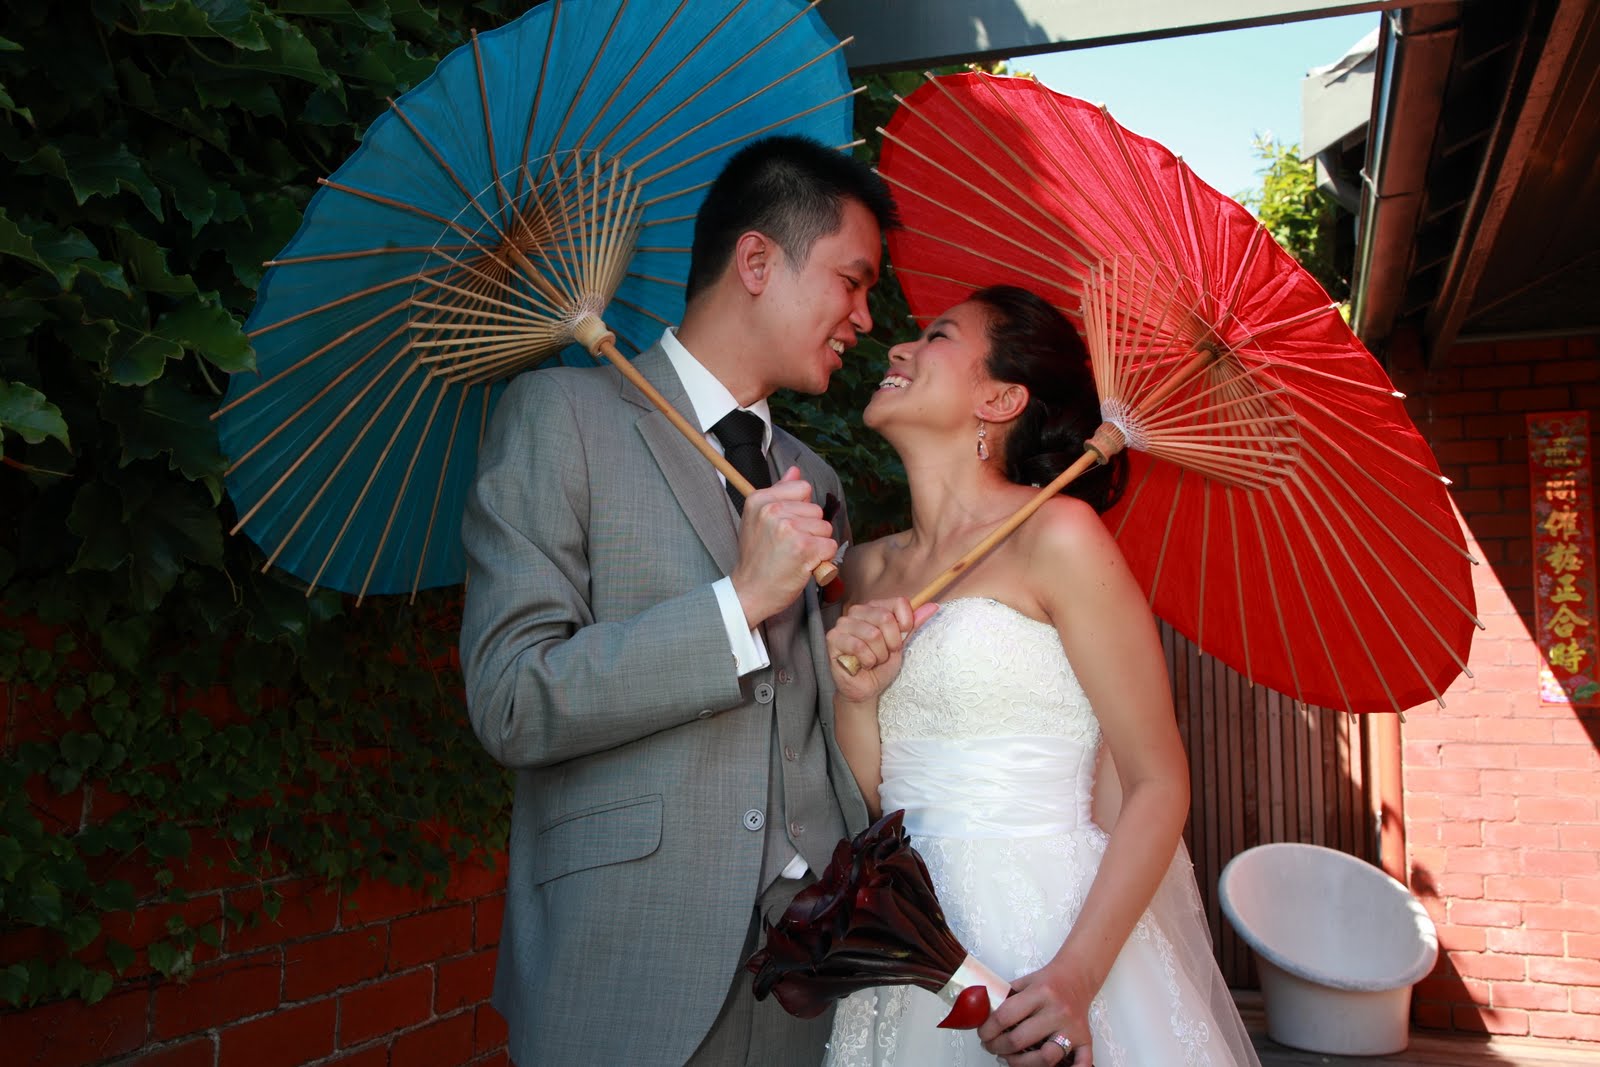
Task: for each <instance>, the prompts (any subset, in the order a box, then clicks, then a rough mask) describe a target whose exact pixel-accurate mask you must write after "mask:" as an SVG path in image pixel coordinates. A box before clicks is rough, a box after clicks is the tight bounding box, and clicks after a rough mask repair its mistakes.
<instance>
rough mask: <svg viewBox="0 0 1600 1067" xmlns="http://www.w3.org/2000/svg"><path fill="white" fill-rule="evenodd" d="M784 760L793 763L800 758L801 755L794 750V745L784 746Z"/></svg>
mask: <svg viewBox="0 0 1600 1067" xmlns="http://www.w3.org/2000/svg"><path fill="white" fill-rule="evenodd" d="M783 758H784V759H786V760H788V761H789V762H790V763H793V762H794V761H795V760H797V759H799V758H800V753H798V752H796V751H795V750H794V746H793V745H784V746H783Z"/></svg>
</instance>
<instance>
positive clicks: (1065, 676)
mask: <svg viewBox="0 0 1600 1067" xmlns="http://www.w3.org/2000/svg"><path fill="white" fill-rule="evenodd" d="M878 728H879V730H880V731H881V733H882V736H883V739H884V740H885V741H890V740H910V739H919V738H940V739H946V740H964V739H969V738H980V737H994V736H1023V735H1026V736H1041V737H1060V738H1064V739H1067V740H1072V741H1081V742H1084V743H1086V744H1088V745H1091V746H1092V745H1097V744H1099V741H1100V725H1099V723H1098V722H1097V721H1096V720H1095V717H1094V711H1093V710H1092V709H1091V708H1090V707H1089V698H1088V697H1087V696H1086V695H1085V694H1084V692H1083V687H1082V686H1081V685H1079V684H1078V678H1077V675H1075V674H1074V673H1073V671H1072V664H1070V663H1068V662H1067V656H1066V653H1065V652H1064V651H1063V650H1062V648H1061V636H1060V634H1059V633H1057V631H1056V629H1055V627H1053V626H1051V625H1049V624H1048V623H1043V622H1039V621H1038V620H1036V619H1031V618H1029V617H1028V616H1026V615H1023V614H1022V613H1021V612H1019V611H1017V610H1016V609H1015V608H1011V607H1008V606H1007V605H1005V604H1002V603H1000V602H999V601H998V600H990V599H988V598H987V597H959V598H956V599H954V600H947V601H945V602H944V603H943V605H941V606H940V608H939V610H938V612H937V613H936V614H935V615H934V616H933V618H931V619H929V620H928V621H927V622H926V623H924V624H923V625H922V627H921V628H920V629H918V630H917V631H916V633H914V634H912V635H911V638H910V640H909V641H908V642H907V644H906V652H905V662H904V663H903V664H902V666H901V669H900V676H899V677H898V678H896V679H895V680H894V683H893V684H892V685H891V686H890V687H889V688H888V689H887V690H886V691H885V692H884V694H883V697H882V699H881V700H880V701H879V703H878Z"/></svg>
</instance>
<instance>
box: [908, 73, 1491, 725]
mask: <svg viewBox="0 0 1600 1067" xmlns="http://www.w3.org/2000/svg"><path fill="white" fill-rule="evenodd" d="M881 132H882V133H883V135H884V147H883V155H882V163H881V166H880V170H881V172H882V173H883V176H884V177H885V178H887V179H888V180H889V182H890V183H891V184H892V185H893V186H894V187H895V191H896V194H897V199H898V200H899V203H900V207H901V213H902V215H903V217H904V221H905V227H904V229H902V230H900V231H897V232H896V233H894V234H891V236H890V255H891V258H892V260H893V262H894V266H895V271H896V273H897V274H898V276H899V278H900V283H901V285H902V286H903V287H904V289H905V293H906V297H907V299H908V301H909V302H910V305H911V308H912V310H913V312H914V313H915V314H916V315H917V316H918V317H919V318H922V319H924V320H926V319H927V318H931V317H932V316H934V315H936V314H938V313H939V312H941V311H943V310H944V309H946V308H948V307H950V306H952V305H954V304H957V303H960V302H961V301H962V300H964V299H966V297H967V296H968V295H969V294H970V293H971V292H972V291H973V290H974V289H976V288H979V287H982V286H987V285H994V284H1002V283H1004V284H1011V285H1019V286H1023V287H1025V288H1028V289H1031V290H1033V291H1034V292H1036V293H1038V294H1040V295H1041V296H1043V297H1044V298H1045V299H1047V300H1049V301H1050V302H1051V303H1053V304H1055V305H1056V306H1057V307H1058V308H1060V310H1062V311H1063V312H1065V313H1066V314H1067V315H1068V316H1069V317H1070V318H1071V319H1073V321H1074V322H1075V323H1076V324H1077V325H1078V326H1079V328H1080V329H1081V331H1082V332H1083V334H1084V338H1085V340H1086V341H1087V343H1088V345H1089V348H1090V351H1091V354H1092V357H1093V361H1094V369H1095V380H1096V384H1097V386H1098V389H1099V392H1100V399H1101V412H1102V415H1103V417H1104V418H1105V419H1106V425H1104V426H1102V428H1101V431H1100V432H1099V433H1097V434H1096V436H1095V441H1094V449H1095V450H1099V451H1105V452H1110V451H1116V450H1120V449H1121V448H1122V447H1124V446H1126V447H1128V448H1129V449H1131V450H1132V454H1131V456H1130V460H1131V464H1130V471H1129V479H1128V489H1127V492H1126V494H1125V495H1124V497H1123V499H1122V502H1121V503H1120V504H1119V505H1118V506H1117V507H1116V508H1115V509H1113V510H1112V511H1111V512H1109V513H1108V514H1107V516H1106V520H1107V523H1108V525H1109V526H1110V528H1111V529H1112V531H1113V532H1114V533H1115V534H1116V536H1117V538H1118V541H1119V543H1120V545H1121V547H1122V550H1123V552H1124V553H1125V554H1126V556H1127V558H1128V561H1129V563H1130V565H1131V566H1132V568H1133V570H1134V573H1135V574H1136V575H1137V576H1138V578H1139V580H1140V581H1141V583H1142V584H1143V586H1144V588H1145V589H1146V590H1147V591H1148V593H1149V596H1150V601H1151V606H1152V608H1153V610H1154V611H1155V612H1156V613H1157V614H1158V615H1160V616H1161V617H1162V618H1164V619H1166V620H1167V621H1168V622H1170V623H1171V624H1172V625H1173V626H1175V627H1176V628H1177V629H1178V630H1179V631H1181V632H1182V633H1184V634H1185V635H1186V636H1188V637H1189V638H1190V639H1191V640H1193V641H1194V642H1195V643H1196V644H1197V645H1199V646H1200V647H1201V648H1202V649H1203V650H1205V651H1206V652H1208V653H1210V654H1211V655H1213V656H1216V657H1217V658H1218V659H1221V660H1222V661H1224V662H1225V663H1227V664H1229V665H1230V666H1232V667H1234V668H1235V669H1237V670H1239V671H1241V672H1242V673H1243V674H1244V675H1245V676H1246V677H1247V678H1249V679H1251V680H1252V681H1255V682H1260V683H1262V684H1264V685H1267V686H1269V687H1271V688H1273V689H1276V690H1279V691H1281V692H1284V693H1287V694H1289V695H1291V696H1293V697H1296V698H1297V699H1299V700H1301V701H1304V702H1306V703H1311V704H1321V705H1325V706H1329V707H1336V708H1344V709H1346V710H1349V711H1354V712H1370V711H1401V710H1403V709H1405V708H1407V707H1410V706H1412V705H1415V704H1418V703H1421V702H1423V701H1425V700H1427V699H1429V698H1430V697H1432V698H1435V699H1437V698H1439V696H1440V694H1441V693H1443V691H1444V689H1445V687H1446V686H1448V685H1449V684H1450V682H1451V681H1452V680H1453V679H1454V678H1455V677H1456V675H1457V674H1458V673H1459V672H1461V671H1465V670H1466V655H1467V650H1468V647H1469V645H1470V643H1471V633H1472V627H1473V626H1474V625H1475V624H1477V625H1481V624H1478V623H1477V620H1476V618H1475V617H1474V615H1473V611H1474V600H1473V593H1472V583H1471V578H1470V573H1469V566H1468V564H1469V562H1470V561H1472V560H1471V557H1470V556H1469V555H1468V554H1467V551H1466V548H1465V545H1464V543H1463V540H1462V536H1461V531H1460V527H1459V524H1458V522H1457V520H1456V517H1455V515H1454V512H1453V510H1452V507H1451V504H1450V500H1449V497H1448V494H1447V493H1446V491H1445V485H1446V484H1447V482H1446V481H1445V480H1444V479H1443V478H1442V477H1441V476H1440V475H1439V472H1438V467H1437V465H1436V464H1435V462H1434V460H1433V456H1432V454H1431V453H1430V451H1429V449H1428V447H1427V445H1426V443H1425V442H1424V441H1423V440H1422V438H1421V436H1420V435H1419V434H1418V433H1417V431H1416V429H1415V428H1414V427H1413V426H1412V424H1411V421H1410V419H1409V418H1408V416H1407V415H1406V412H1405V409H1404V408H1403V407H1402V406H1401V403H1400V399H1399V397H1400V394H1398V393H1396V392H1394V390H1393V386H1392V385H1391V384H1390V382H1389V380H1388V377H1387V375H1385V374H1384V372H1383V370H1382V368H1381V367H1379V365H1378V363H1377V361H1376V360H1374V359H1373V358H1372V356H1371V355H1370V354H1369V353H1368V352H1367V351H1366V349H1365V348H1364V347H1363V346H1362V345H1361V342H1360V341H1359V340H1357V339H1356V337H1355V335H1354V334H1352V333H1351V332H1350V329H1349V327H1348V326H1346V324H1345V322H1344V320H1343V319H1342V318H1341V316H1340V315H1339V312H1338V308H1337V305H1336V304H1334V303H1333V302H1332V301H1331V300H1330V299H1329V298H1328V296H1327V294H1326V293H1325V292H1324V291H1323V289H1322V287H1321V286H1320V285H1319V284H1318V283H1317V282H1316V280H1315V279H1314V278H1312V277H1311V275H1310V274H1308V273H1307V272H1306V271H1305V270H1303V269H1302V268H1301V267H1300V266H1299V265H1298V264H1297V263H1295V262H1294V260H1292V259H1291V258H1290V257H1289V256H1288V254H1287V253H1285V252H1284V251H1283V250H1282V249H1281V248H1279V247H1278V245H1277V244H1276V242H1274V241H1273V239H1272V237H1271V236H1270V235H1269V234H1268V233H1267V232H1266V230H1265V229H1264V228H1263V227H1262V226H1261V224H1260V223H1259V222H1257V221H1256V219H1255V218H1253V217H1252V216H1251V215H1250V214H1249V212H1247V211H1246V210H1245V209H1244V208H1243V207H1241V206H1240V205H1239V204H1237V203H1236V202H1234V201H1233V200H1231V199H1229V198H1228V197H1225V196H1223V195H1221V194H1220V193H1218V192H1217V191H1216V190H1214V189H1212V188H1211V187H1209V186H1207V185H1206V184H1205V183H1204V182H1202V181H1200V180H1199V179H1198V178H1196V177H1195V176H1194V174H1193V172H1192V171H1190V169H1189V168H1188V166H1187V165H1185V164H1184V163H1183V162H1182V161H1181V160H1179V159H1178V158H1177V157H1175V156H1174V155H1173V154H1172V153H1171V152H1169V151H1168V150H1167V149H1165V148H1163V147H1162V146H1161V145H1159V144H1157V143H1156V142H1154V141H1151V140H1149V139H1148V138H1144V137H1140V136H1138V135H1136V134H1133V133H1130V132H1128V131H1127V130H1125V129H1123V128H1122V127H1121V126H1119V125H1118V124H1117V123H1116V122H1114V121H1112V119H1111V117H1110V116H1109V115H1108V114H1107V113H1106V112H1105V110H1104V109H1103V108H1099V107H1096V106H1094V105H1091V104H1088V103H1086V102H1084V101H1082V100H1077V99H1074V98H1072V97H1068V96H1063V95H1060V94H1058V93H1055V92H1052V91H1050V90H1049V89H1046V88H1045V87H1044V86H1042V85H1040V84H1038V83H1037V82H1035V81H1033V80H1031V79H1025V78H999V77H994V76H991V75H985V74H961V75H951V76H946V77H940V78H930V79H929V83H928V84H925V85H923V86H922V87H921V88H920V89H918V90H917V92H916V93H914V94H913V95H912V96H911V97H910V98H909V99H905V100H902V101H901V107H900V109H899V110H898V111H897V112H896V114H895V116H894V118H893V120H892V121H891V122H890V124H889V127H888V129H887V130H884V131H881ZM1092 451H1093V450H1092ZM1092 451H1091V452H1090V453H1086V457H1085V460H1084V461H1083V462H1082V464H1081V466H1082V467H1083V468H1084V469H1086V468H1087V467H1088V466H1089V465H1091V464H1092V463H1093V462H1095V460H1096V459H1098V457H1095V456H1093V454H1092ZM1072 476H1074V477H1075V476H1076V474H1073V475H1072ZM1065 480H1066V479H1065V478H1064V479H1061V480H1058V481H1057V482H1056V483H1053V485H1052V486H1050V487H1046V491H1044V492H1041V494H1040V496H1039V498H1038V499H1037V500H1036V502H1035V506H1037V505H1038V504H1042V503H1043V501H1044V500H1046V499H1048V498H1049V497H1050V496H1052V495H1054V493H1055V492H1057V491H1059V489H1060V488H1061V487H1062V486H1063V485H1064V484H1065ZM1026 514H1031V512H1027V513H1024V514H1020V515H1019V517H1018V518H1017V519H1016V520H1015V522H1014V523H1008V524H1007V526H1005V527H1002V529H1001V530H999V531H997V533H996V536H995V539H994V540H993V541H987V542H985V543H984V544H983V545H980V546H979V547H978V549H976V550H974V553H973V554H972V555H971V556H969V557H968V558H969V559H972V558H976V557H977V556H978V555H980V554H981V553H982V552H984V551H987V550H988V548H989V547H992V545H993V543H996V542H997V541H998V539H999V538H1000V537H1003V536H1005V535H1007V534H1009V532H1010V530H1011V529H1014V528H1015V525H1017V524H1020V522H1021V521H1022V519H1023V518H1026ZM966 563H967V561H966V560H964V561H963V562H962V563H961V564H958V565H957V566H956V567H953V568H952V570H951V572H948V573H950V575H951V577H953V575H954V573H955V572H958V571H959V570H960V569H962V568H964V566H965V565H966ZM937 584H939V583H936V585H937ZM940 587H942V585H941V586H940ZM936 592H937V590H936V589H935V587H934V586H930V587H929V590H924V592H923V594H919V598H920V599H923V600H926V599H931V597H932V596H934V595H936ZM1468 673H1469V675H1470V672H1468ZM1441 703H1442V700H1441Z"/></svg>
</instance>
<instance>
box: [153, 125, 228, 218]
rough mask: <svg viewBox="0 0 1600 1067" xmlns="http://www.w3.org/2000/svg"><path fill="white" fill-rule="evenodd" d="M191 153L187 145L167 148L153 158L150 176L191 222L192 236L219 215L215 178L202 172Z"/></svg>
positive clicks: (172, 145) (175, 145) (179, 212)
mask: <svg viewBox="0 0 1600 1067" xmlns="http://www.w3.org/2000/svg"><path fill="white" fill-rule="evenodd" d="M189 153H190V148H189V146H188V144H186V143H177V144H171V145H168V146H167V147H166V148H165V149H163V150H161V151H159V152H157V153H155V154H154V155H153V156H152V157H151V159H150V176H151V177H152V178H153V179H154V180H155V182H156V184H158V185H161V186H163V187H165V188H166V190H167V192H168V193H169V194H170V195H171V197H172V203H173V206H174V207H176V208H177V209H178V214H180V215H182V216H183V217H184V218H186V219H188V220H189V232H190V234H196V233H199V232H200V230H201V228H202V227H203V226H205V225H206V223H208V222H210V221H211V220H212V218H213V217H214V216H215V215H216V213H217V201H218V195H219V194H218V190H217V179H216V177H215V176H214V175H209V174H207V173H206V172H205V171H204V170H202V169H201V168H200V166H199V165H198V164H196V163H195V161H194V160H193V158H191V156H190V154H189ZM231 191H232V190H229V192H231ZM235 195H237V194H235Z"/></svg>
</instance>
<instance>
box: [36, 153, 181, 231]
mask: <svg viewBox="0 0 1600 1067" xmlns="http://www.w3.org/2000/svg"><path fill="white" fill-rule="evenodd" d="M20 163H21V172H22V173H24V174H29V173H31V174H48V175H51V176H53V177H56V178H61V179H63V180H64V181H66V183H67V184H68V185H70V186H71V187H72V195H73V196H74V197H75V198H76V199H77V201H78V204H79V205H80V206H81V205H82V204H84V203H86V202H87V201H88V200H89V199H90V198H91V197H95V196H114V195H115V194H116V193H117V192H118V191H119V190H127V191H128V192H131V193H133V194H134V195H135V196H137V197H138V198H139V199H140V200H141V201H143V202H144V206H145V208H146V209H147V210H148V211H149V212H150V214H152V215H154V216H155V217H156V218H157V219H158V220H159V219H162V218H164V217H165V216H164V215H163V214H162V211H161V192H160V191H159V190H158V189H157V188H156V187H155V184H154V183H153V182H151V180H150V176H149V175H147V174H146V173H145V172H144V167H143V165H141V164H140V162H139V160H138V158H137V157H136V156H134V154H133V153H131V152H129V151H128V147H127V145H123V144H116V145H113V144H110V143H109V142H107V141H103V140H101V139H100V138H98V137H85V136H82V135H74V134H69V135H67V136H64V137H57V138H52V139H51V141H50V143H48V144H46V145H45V146H44V147H42V148H40V149H39V150H38V151H37V152H35V153H34V154H33V155H32V156H30V157H28V158H26V159H24V160H21V161H20Z"/></svg>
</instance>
